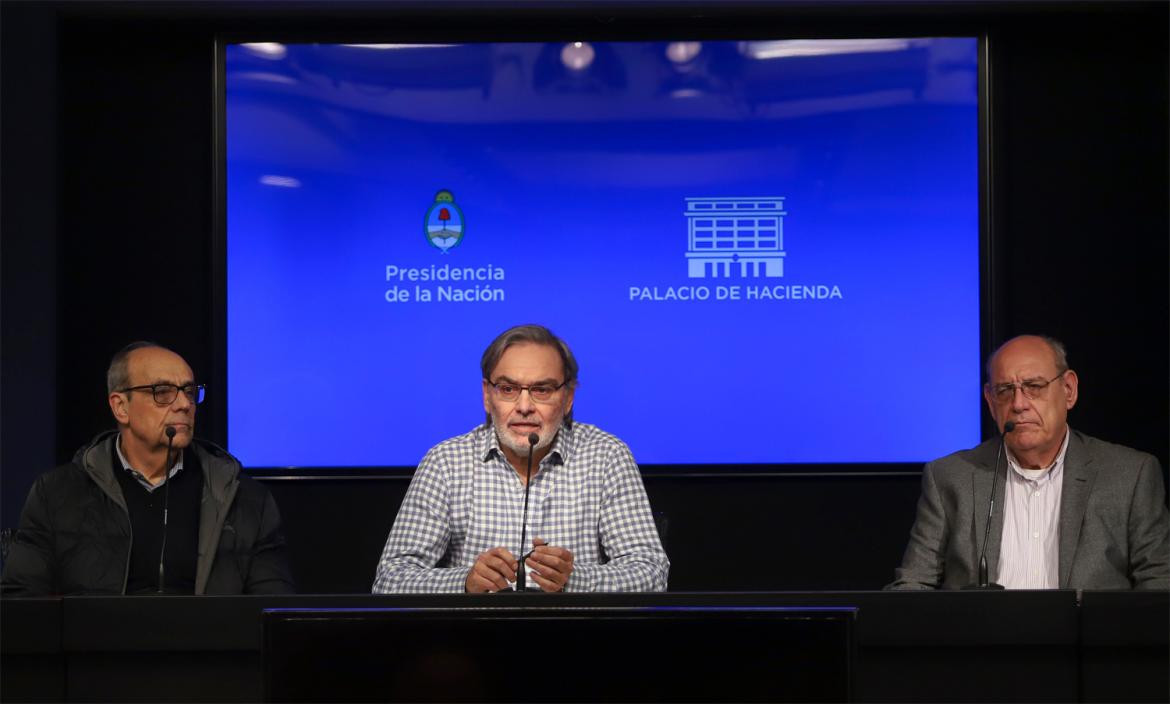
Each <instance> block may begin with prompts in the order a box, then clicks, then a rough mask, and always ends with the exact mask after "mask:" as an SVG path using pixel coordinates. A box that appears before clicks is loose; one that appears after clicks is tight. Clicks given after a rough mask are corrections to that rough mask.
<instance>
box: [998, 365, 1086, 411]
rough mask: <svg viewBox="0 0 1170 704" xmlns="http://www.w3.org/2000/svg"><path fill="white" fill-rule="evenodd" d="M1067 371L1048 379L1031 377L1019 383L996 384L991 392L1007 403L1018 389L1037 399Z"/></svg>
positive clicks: (1025, 394) (1066, 371) (1000, 400)
mask: <svg viewBox="0 0 1170 704" xmlns="http://www.w3.org/2000/svg"><path fill="white" fill-rule="evenodd" d="M1067 373H1068V370H1067V369H1065V370H1064V371H1062V372H1061V373H1059V374H1057V375H1056V376H1054V377H1052V378H1051V379H1049V380H1047V381H1037V380H1031V379H1030V380H1028V381H1022V382H1020V383H1018V384H996V385H995V386H992V387H991V393H992V395H993V396H995V400H996V401H999V402H1001V403H1006V402H1007V401H1010V400H1011V399H1013V398H1015V397H1016V389H1019V390H1020V391H1022V392H1023V394H1024V396H1026V397H1027V398H1030V399H1037V398H1040V395H1041V394H1043V393H1044V390H1045V389H1047V388H1048V385H1049V384H1051V383H1052V382H1054V381H1056V380H1057V379H1059V378H1060V377H1062V376H1064V375H1065V374H1067Z"/></svg>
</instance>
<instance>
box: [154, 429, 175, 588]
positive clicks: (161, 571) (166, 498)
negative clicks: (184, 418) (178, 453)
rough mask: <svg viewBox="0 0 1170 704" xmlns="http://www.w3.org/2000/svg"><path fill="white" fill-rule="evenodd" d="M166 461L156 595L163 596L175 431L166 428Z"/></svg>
mask: <svg viewBox="0 0 1170 704" xmlns="http://www.w3.org/2000/svg"><path fill="white" fill-rule="evenodd" d="M166 433H167V461H166V464H165V465H163V525H162V528H163V534H162V549H160V550H159V551H158V593H159V594H164V593H165V591H164V589H163V578H164V576H165V574H166V557H167V513H168V511H169V510H170V505H171V447H172V446H173V445H174V443H175V429H174V427H172V426H169V425H168V426H167V430H166Z"/></svg>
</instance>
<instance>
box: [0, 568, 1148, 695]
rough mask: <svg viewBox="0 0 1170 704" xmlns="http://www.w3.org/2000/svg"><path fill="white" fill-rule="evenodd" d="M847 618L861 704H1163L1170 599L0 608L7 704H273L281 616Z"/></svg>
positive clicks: (234, 601) (391, 600) (456, 598)
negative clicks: (267, 691) (836, 611)
mask: <svg viewBox="0 0 1170 704" xmlns="http://www.w3.org/2000/svg"><path fill="white" fill-rule="evenodd" d="M658 605H663V606H722V607H732V606H787V607H812V606H846V607H856V608H857V609H858V614H859V615H858V618H857V623H856V629H855V639H856V644H857V659H856V665H857V666H856V669H855V673H854V689H853V692H854V697H855V699H856V700H857V701H873V702H878V701H956V702H957V701H1065V702H1067V701H1119V700H1130V701H1166V699H1167V693H1168V689H1170V674H1168V671H1170V665H1167V663H1168V661H1170V646H1168V642H1170V635H1168V629H1167V624H1168V623H1170V593H1165V592H1161V593H1143V592H1092V593H1085V594H1084V595H1083V598H1082V599H1081V600H1080V601H1079V602H1078V595H1077V593H1076V592H1072V591H1045V592H1014V591H1012V592H999V593H988V592H915V593H909V592H817V593H791V592H779V593H773V592H760V593H711V594H697V593H666V594H555V595H543V594H532V595H529V594H516V595H513V594H499V595H485V596H465V595H424V596H369V595H353V596H348V595H319V596H288V597H67V598H64V599H56V600H53V599H49V600H37V599H34V600H12V599H6V600H0V623H2V626H3V630H2V638H0V644H2V648H0V653H2V655H3V662H2V663H0V664H2V667H3V669H2V672H3V675H2V678H0V683H2V685H3V690H2V691H0V698H2V699H3V700H4V701H17V700H34V699H39V700H52V701H60V700H74V701H80V700H91V701H100V700H107V701H113V700H118V701H134V700H139V701H144V700H152V701H161V700H171V701H260V700H261V698H262V696H263V687H262V683H263V680H262V676H261V658H260V647H261V626H260V624H261V614H262V612H263V611H264V610H265V609H272V608H292V609H295V608H385V607H395V608H433V609H458V608H467V607H475V608H494V607H527V606H532V607H540V608H550V607H553V608H555V607H570V608H590V607H598V608H601V607H647V606H658Z"/></svg>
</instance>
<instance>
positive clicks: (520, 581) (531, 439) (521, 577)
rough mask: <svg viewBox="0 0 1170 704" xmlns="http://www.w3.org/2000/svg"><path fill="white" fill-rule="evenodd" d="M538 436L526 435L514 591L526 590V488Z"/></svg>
mask: <svg viewBox="0 0 1170 704" xmlns="http://www.w3.org/2000/svg"><path fill="white" fill-rule="evenodd" d="M538 442H540V436H539V435H537V434H536V433H529V434H528V471H527V472H526V473H525V475H524V517H523V519H522V520H521V521H520V564H518V565H517V566H516V591H518V592H522V591H524V590H526V589H528V573H527V572H525V570H524V546H525V545H527V543H526V542H525V541H526V540H527V539H528V487H529V486H531V484H532V455H533V453H534V452H535V450H536V443H538Z"/></svg>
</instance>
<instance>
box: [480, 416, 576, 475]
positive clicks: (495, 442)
mask: <svg viewBox="0 0 1170 704" xmlns="http://www.w3.org/2000/svg"><path fill="white" fill-rule="evenodd" d="M485 427H486V429H487V432H486V433H484V435H485V437H484V441H483V445H482V446H481V451H480V457H481V458H483V461H484V462H487V461H488V460H490V459H491V458H492V456H499V457H503V456H504V451H503V450H501V449H500V438H499V437H498V436H497V435H496V428H495V426H494V425H493V424H492V423H491V421H488V422H487V424H486V425H485ZM572 447H573V426H572V424H571V423H561V429H560V430H558V431H557V436H556V437H555V438H553V443H552V448H551V449H550V450H549V453H548V454H547V455H545V457H544V459H543V460H541V461H540V463H541V465H546V464H564V463H565V461H566V460H568V458H569V454H570V453H571V451H572Z"/></svg>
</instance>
